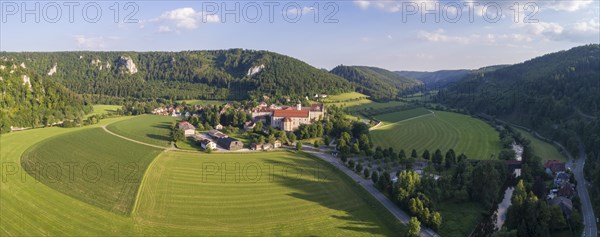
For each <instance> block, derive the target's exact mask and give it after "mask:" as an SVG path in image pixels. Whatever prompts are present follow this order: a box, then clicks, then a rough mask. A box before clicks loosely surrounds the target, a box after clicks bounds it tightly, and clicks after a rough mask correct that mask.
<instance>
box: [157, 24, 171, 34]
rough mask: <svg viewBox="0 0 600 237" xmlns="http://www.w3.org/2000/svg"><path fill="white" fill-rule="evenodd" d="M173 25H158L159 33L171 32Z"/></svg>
mask: <svg viewBox="0 0 600 237" xmlns="http://www.w3.org/2000/svg"><path fill="white" fill-rule="evenodd" d="M171 31H172V30H171V27H168V26H159V27H158V32H159V33H166V32H171Z"/></svg>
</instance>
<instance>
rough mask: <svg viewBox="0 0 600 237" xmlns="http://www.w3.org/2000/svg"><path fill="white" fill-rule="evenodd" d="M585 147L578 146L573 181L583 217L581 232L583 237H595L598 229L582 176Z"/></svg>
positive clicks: (586, 185) (586, 186) (586, 184)
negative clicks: (574, 180)
mask: <svg viewBox="0 0 600 237" xmlns="http://www.w3.org/2000/svg"><path fill="white" fill-rule="evenodd" d="M585 158H586V157H585V147H584V146H583V144H582V143H580V144H579V157H578V159H577V160H575V161H574V164H575V165H576V166H575V169H573V173H574V174H575V179H576V180H577V195H579V198H580V199H581V209H582V210H581V211H582V216H583V223H584V224H585V228H584V230H583V236H584V237H597V236H598V229H597V223H596V217H595V216H594V209H593V208H592V202H591V201H590V196H589V194H588V190H587V188H588V183H587V182H586V181H585V177H584V174H583V166H584V165H585Z"/></svg>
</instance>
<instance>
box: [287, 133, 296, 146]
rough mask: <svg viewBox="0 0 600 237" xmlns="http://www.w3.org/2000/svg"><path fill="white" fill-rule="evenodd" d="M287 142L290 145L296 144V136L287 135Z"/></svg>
mask: <svg viewBox="0 0 600 237" xmlns="http://www.w3.org/2000/svg"><path fill="white" fill-rule="evenodd" d="M288 140H289V141H290V143H292V144H293V143H295V142H296V134H294V133H293V132H291V133H290V135H288Z"/></svg>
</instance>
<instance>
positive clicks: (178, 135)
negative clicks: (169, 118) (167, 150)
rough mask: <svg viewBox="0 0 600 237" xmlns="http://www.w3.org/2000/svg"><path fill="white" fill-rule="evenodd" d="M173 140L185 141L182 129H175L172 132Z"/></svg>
mask: <svg viewBox="0 0 600 237" xmlns="http://www.w3.org/2000/svg"><path fill="white" fill-rule="evenodd" d="M171 138H172V139H173V141H174V142H178V141H183V140H185V133H184V132H183V130H181V129H174V130H172V132H171Z"/></svg>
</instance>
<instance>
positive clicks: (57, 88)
mask: <svg viewBox="0 0 600 237" xmlns="http://www.w3.org/2000/svg"><path fill="white" fill-rule="evenodd" d="M0 88H1V90H2V95H1V98H2V99H1V100H0V133H6V132H9V131H10V129H11V126H13V127H16V128H23V127H37V126H40V125H46V124H53V123H57V122H60V121H63V120H72V119H75V118H81V117H83V115H85V114H86V113H89V112H90V111H91V110H92V107H91V105H88V104H87V103H85V102H84V101H83V99H82V98H81V96H80V95H78V94H76V93H73V92H72V91H70V90H69V89H67V88H65V87H63V86H62V85H59V84H57V83H54V82H52V81H50V80H48V79H47V78H45V77H43V76H40V75H38V74H37V73H35V72H32V71H30V70H28V69H26V68H23V67H22V66H21V65H17V64H16V63H14V62H11V61H0Z"/></svg>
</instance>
